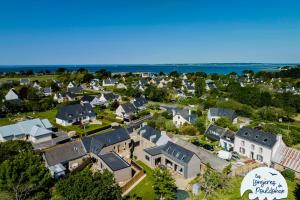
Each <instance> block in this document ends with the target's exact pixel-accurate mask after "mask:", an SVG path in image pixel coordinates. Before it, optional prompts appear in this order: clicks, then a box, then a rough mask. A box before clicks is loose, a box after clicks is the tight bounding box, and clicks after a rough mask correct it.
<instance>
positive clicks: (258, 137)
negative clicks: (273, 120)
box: [234, 126, 280, 166]
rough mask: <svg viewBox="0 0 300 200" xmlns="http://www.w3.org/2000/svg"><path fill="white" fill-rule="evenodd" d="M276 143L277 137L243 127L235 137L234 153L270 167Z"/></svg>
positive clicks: (278, 138)
mask: <svg viewBox="0 0 300 200" xmlns="http://www.w3.org/2000/svg"><path fill="white" fill-rule="evenodd" d="M278 141H280V136H279V135H278V136H276V135H274V134H272V133H267V132H263V131H260V130H256V129H253V128H250V127H246V126H244V127H242V128H241V129H240V130H239V131H238V132H237V133H236V135H235V139H234V151H236V152H238V153H239V154H240V155H243V156H246V157H248V158H250V159H253V160H256V161H258V162H261V163H265V164H267V165H268V166H270V165H271V161H272V156H273V154H274V153H275V152H276V149H277V142H278Z"/></svg>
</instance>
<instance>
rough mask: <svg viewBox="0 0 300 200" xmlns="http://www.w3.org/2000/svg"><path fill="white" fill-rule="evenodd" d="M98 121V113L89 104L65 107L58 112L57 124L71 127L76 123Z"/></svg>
mask: <svg viewBox="0 0 300 200" xmlns="http://www.w3.org/2000/svg"><path fill="white" fill-rule="evenodd" d="M94 120H96V113H95V112H94V111H93V109H92V106H91V105H90V104H89V103H83V104H73V105H66V106H63V107H62V108H60V109H59V110H58V113H57V115H56V123H57V124H60V125H62V126H70V125H72V124H74V123H87V122H90V121H94Z"/></svg>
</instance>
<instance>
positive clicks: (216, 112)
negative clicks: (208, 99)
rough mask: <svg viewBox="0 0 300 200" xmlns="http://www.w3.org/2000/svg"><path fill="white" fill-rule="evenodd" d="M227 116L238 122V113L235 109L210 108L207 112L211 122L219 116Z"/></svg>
mask: <svg viewBox="0 0 300 200" xmlns="http://www.w3.org/2000/svg"><path fill="white" fill-rule="evenodd" d="M221 117H225V118H228V119H230V120H231V121H233V122H234V123H235V122H237V115H236V113H235V111H234V110H232V109H227V108H209V109H208V112H207V118H208V120H209V121H210V122H215V121H217V120H218V119H219V118H221Z"/></svg>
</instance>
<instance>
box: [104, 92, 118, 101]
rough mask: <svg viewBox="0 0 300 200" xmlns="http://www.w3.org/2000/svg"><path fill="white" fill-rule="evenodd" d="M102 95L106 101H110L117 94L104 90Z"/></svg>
mask: <svg viewBox="0 0 300 200" xmlns="http://www.w3.org/2000/svg"><path fill="white" fill-rule="evenodd" d="M103 97H104V98H105V99H106V100H108V101H112V100H114V99H116V98H117V97H118V95H116V94H114V93H112V92H105V93H103Z"/></svg>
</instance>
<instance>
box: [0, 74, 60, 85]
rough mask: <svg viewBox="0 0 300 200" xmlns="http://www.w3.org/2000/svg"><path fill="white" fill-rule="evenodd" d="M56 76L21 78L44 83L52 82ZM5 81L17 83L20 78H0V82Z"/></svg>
mask: <svg viewBox="0 0 300 200" xmlns="http://www.w3.org/2000/svg"><path fill="white" fill-rule="evenodd" d="M57 77H58V75H42V76H36V75H33V76H27V77H26V76H24V77H22V79H26V78H27V79H29V80H30V81H35V80H38V81H46V80H53V79H57ZM7 80H15V81H19V80H20V77H13V78H10V77H4V78H0V82H2V83H4V82H6V81H7Z"/></svg>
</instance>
